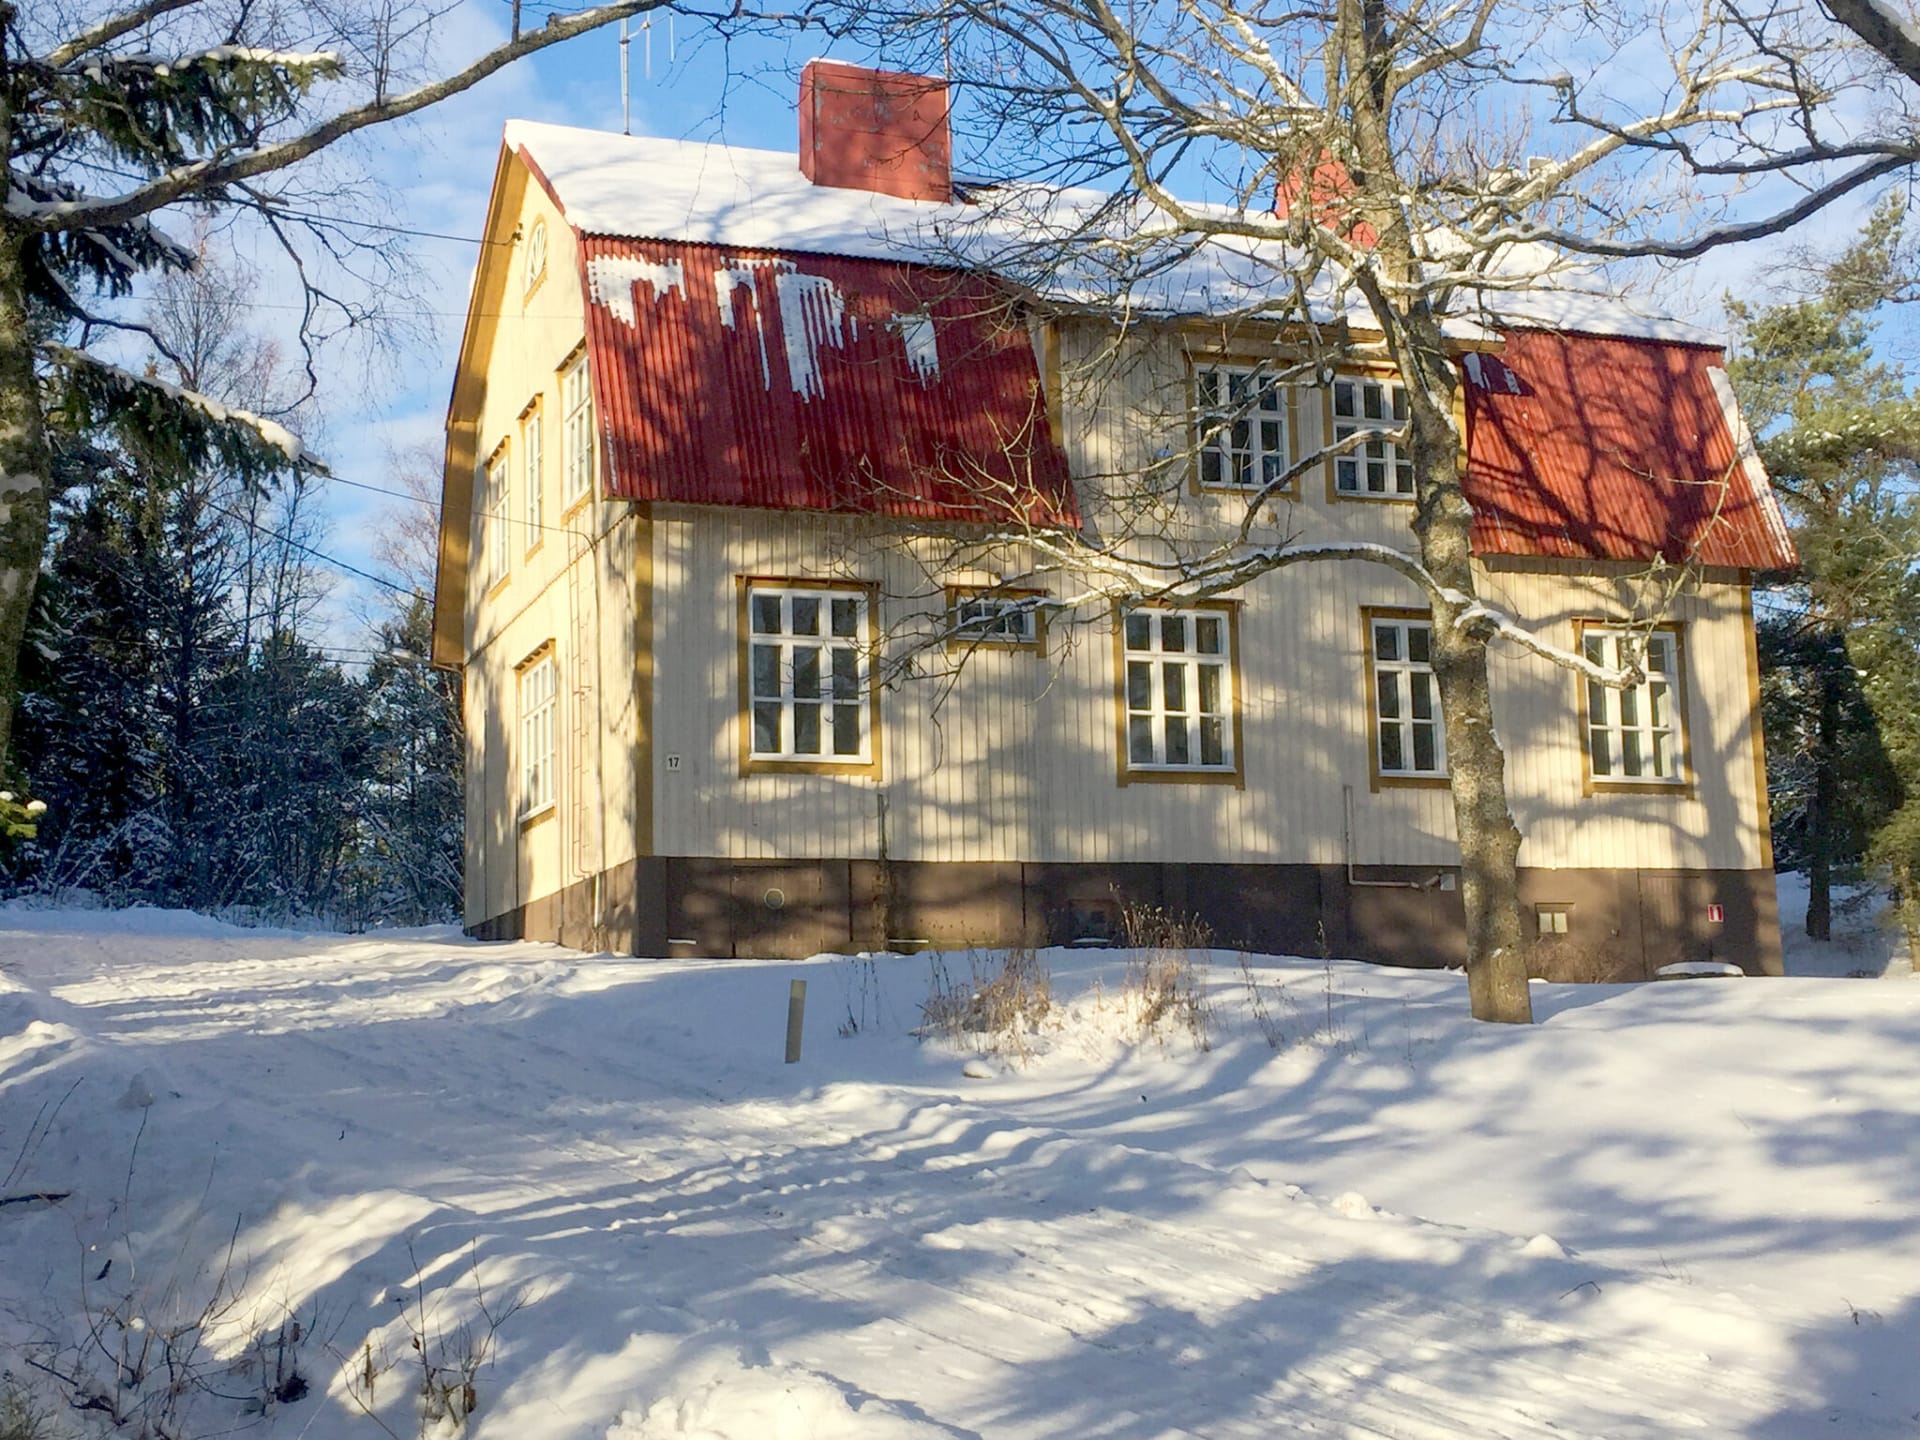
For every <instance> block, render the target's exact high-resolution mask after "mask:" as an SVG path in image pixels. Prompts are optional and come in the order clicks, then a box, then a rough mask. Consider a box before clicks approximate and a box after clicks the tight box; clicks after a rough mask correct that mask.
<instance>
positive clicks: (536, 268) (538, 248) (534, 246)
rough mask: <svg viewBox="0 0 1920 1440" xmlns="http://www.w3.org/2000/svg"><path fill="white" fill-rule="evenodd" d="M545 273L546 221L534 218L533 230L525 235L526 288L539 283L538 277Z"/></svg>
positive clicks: (531, 287)
mask: <svg viewBox="0 0 1920 1440" xmlns="http://www.w3.org/2000/svg"><path fill="white" fill-rule="evenodd" d="M546 273H547V222H546V221H544V220H536V221H534V222H533V231H532V233H531V234H529V235H528V236H527V275H526V288H527V289H529V290H531V289H533V287H534V286H535V285H537V284H539V283H540V277H541V276H542V275H544V274H546Z"/></svg>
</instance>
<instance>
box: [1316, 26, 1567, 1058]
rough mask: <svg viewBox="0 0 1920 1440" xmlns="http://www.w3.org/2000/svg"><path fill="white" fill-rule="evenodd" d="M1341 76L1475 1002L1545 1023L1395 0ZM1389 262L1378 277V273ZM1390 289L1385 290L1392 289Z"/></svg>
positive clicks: (1492, 1015) (1367, 287)
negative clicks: (1395, 420) (1417, 185)
mask: <svg viewBox="0 0 1920 1440" xmlns="http://www.w3.org/2000/svg"><path fill="white" fill-rule="evenodd" d="M1340 8H1341V23H1340V24H1339V25H1338V26H1336V32H1335V36H1334V41H1333V43H1334V47H1335V50H1336V52H1337V60H1336V63H1335V64H1334V65H1333V67H1332V69H1333V70H1334V72H1335V74H1336V75H1337V74H1339V72H1341V71H1344V85H1343V86H1342V89H1341V96H1342V99H1343V101H1344V103H1345V105H1346V107H1347V113H1348V116H1349V119H1350V121H1351V126H1352V129H1351V135H1352V139H1353V146H1354V156H1353V160H1354V163H1352V164H1350V165H1349V166H1348V178H1349V180H1350V181H1351V182H1352V183H1353V185H1354V187H1355V195H1356V215H1355V218H1357V219H1364V220H1365V221H1366V222H1367V223H1368V224H1370V225H1371V226H1372V227H1373V230H1374V236H1375V243H1374V245H1373V260H1374V265H1373V266H1369V265H1366V264H1362V265H1359V266H1357V267H1355V268H1354V270H1353V271H1352V272H1351V273H1352V275H1353V280H1354V283H1355V285H1356V286H1358V288H1359V289H1360V291H1361V293H1362V294H1363V295H1364V296H1365V297H1366V300H1367V306H1368V308H1369V309H1370V310H1372V311H1373V314H1374V318H1375V320H1376V321H1378V322H1379V325H1380V329H1381V332H1382V333H1383V334H1384V335H1385V337H1386V341H1387V347H1388V350H1389V352H1390V353H1391V355H1392V358H1393V361H1394V365H1395V368H1396V369H1398V370H1399V372H1400V378H1401V383H1402V385H1403V386H1404V387H1405V389H1406V394H1407V415H1408V418H1407V446H1408V449H1409V451H1410V452H1411V458H1412V460H1413V474H1414V487H1415V509H1414V520H1413V530H1414V534H1415V535H1416V536H1417V537H1418V539H1419V541H1420V561H1421V564H1422V565H1424V566H1425V567H1426V570H1427V572H1428V573H1429V574H1430V575H1432V576H1433V578H1434V579H1435V580H1436V581H1438V582H1439V584H1440V586H1441V587H1442V589H1443V590H1444V591H1445V594H1444V595H1443V596H1440V597H1436V598H1435V599H1434V602H1433V672H1434V678H1435V680H1436V681H1437V682H1438V684H1439V687H1440V712H1441V714H1440V718H1441V723H1442V725H1443V726H1444V727H1445V732H1446V737H1447V769H1448V772H1449V774H1450V775H1451V777H1452V792H1453V821H1454V829H1455V831H1456V833H1457V834H1458V836H1459V840H1460V899H1461V903H1462V905H1463V906H1464V907H1465V910H1466V922H1467V937H1466V938H1467V997H1468V1003H1469V1004H1470V1005H1471V1007H1472V1010H1473V1018H1474V1019H1476V1020H1493V1021H1499V1022H1501V1023H1505V1024H1512V1025H1529V1024H1532V1023H1533V998H1532V996H1531V995H1529V994H1528V992H1527V956H1526V934H1525V931H1524V930H1523V929H1522V927H1521V924H1520V831H1519V828H1518V827H1517V826H1515V825H1514V823H1513V815H1512V812H1511V811H1510V810H1509V809H1508V807H1507V757H1506V754H1505V752H1503V751H1502V750H1501V748H1500V737H1499V734H1498V732H1497V731H1496V730H1495V729H1494V724H1493V690H1492V686H1491V684H1490V683H1489V680H1488V675H1487V637H1486V635H1485V633H1484V632H1481V631H1479V630H1477V629H1463V628H1461V627H1460V626H1459V625H1457V624H1456V623H1455V622H1456V621H1457V620H1458V619H1459V617H1460V613H1461V611H1462V610H1464V609H1465V608H1466V607H1467V606H1469V605H1471V604H1472V603H1473V600H1474V597H1475V594H1476V591H1475V586H1474V577H1473V544H1472V541H1473V507H1472V505H1470V504H1469V503H1468V501H1467V496H1466V492H1465V491H1464V490H1462V489H1461V488H1460V465H1461V462H1462V460H1463V459H1464V458H1465V455H1466V444H1465V436H1464V435H1463V433H1462V431H1461V427H1460V425H1459V423H1458V420H1457V418H1456V416H1457V411H1456V409H1455V400H1456V399H1457V397H1458V394H1459V388H1460V377H1459V374H1458V372H1457V371H1456V370H1455V369H1454V362H1453V357H1452V355H1451V354H1449V353H1448V350H1447V346H1446V343H1445V341H1444V340H1443V338H1442V336H1441V334H1440V320H1439V317H1438V316H1437V315H1436V313H1435V312H1434V310H1433V309H1432V308H1431V306H1430V304H1429V303H1428V302H1427V301H1426V300H1424V299H1423V300H1419V301H1416V302H1412V303H1409V302H1408V301H1407V300H1406V299H1405V298H1404V297H1406V296H1407V295H1408V294H1410V293H1415V292H1416V290H1417V285H1418V282H1419V281H1420V279H1421V276H1422V270H1423V266H1422V262H1421V259H1420V257H1419V255H1418V254H1417V253H1416V251H1415V247H1414V243H1413V237H1412V236H1411V235H1410V234H1409V233H1408V231H1407V222H1406V212H1405V209H1404V207H1403V205H1402V195H1403V194H1404V192H1405V190H1406V189H1407V188H1408V187H1407V185H1406V184H1404V183H1403V182H1402V180H1401V178H1400V176H1399V175H1398V173H1397V171H1396V167H1395V149H1394V143H1393V136H1392V133H1391V132H1392V126H1391V124H1390V123H1389V121H1390V116H1391V114H1392V111H1393V108H1394V105H1395V103H1396V97H1395V90H1394V86H1395V80H1394V74H1393V58H1394V56H1393V40H1392V37H1391V24H1392V16H1391V15H1390V13H1389V11H1388V7H1387V4H1386V0H1342V4H1341V7H1340ZM1376 266H1377V269H1376V268H1375V267H1376ZM1383 282H1384V283H1383Z"/></svg>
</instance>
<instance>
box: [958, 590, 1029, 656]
mask: <svg viewBox="0 0 1920 1440" xmlns="http://www.w3.org/2000/svg"><path fill="white" fill-rule="evenodd" d="M1040 598H1041V597H1040V596H1039V595H1037V594H1027V593H1022V594H1017V595H1016V594H995V593H992V592H988V591H968V590H956V591H954V592H952V598H951V604H950V607H949V610H948V614H947V619H948V624H949V625H950V626H951V628H952V631H953V639H954V641H955V642H956V643H958V644H961V645H1037V644H1039V643H1040V612H1039V609H1038V605H1037V602H1038V601H1039V600H1040Z"/></svg>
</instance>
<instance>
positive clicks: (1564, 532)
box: [1466, 330, 1797, 570]
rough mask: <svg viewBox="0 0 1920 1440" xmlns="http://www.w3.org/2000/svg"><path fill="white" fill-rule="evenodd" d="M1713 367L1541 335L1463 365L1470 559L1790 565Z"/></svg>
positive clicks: (1666, 351)
mask: <svg viewBox="0 0 1920 1440" xmlns="http://www.w3.org/2000/svg"><path fill="white" fill-rule="evenodd" d="M1721 365H1722V360H1721V356H1720V352H1719V351H1718V350H1715V349H1710V348H1706V347H1703V346H1696V345H1681V344H1673V343H1663V342H1658V341H1650V340H1625V339H1616V338H1603V337H1598V336H1592V335H1570V334H1562V333H1553V332H1547V331H1535V330H1516V331H1513V332H1511V333H1510V334H1509V335H1508V336H1507V338H1506V345H1505V348H1504V350H1503V351H1502V353H1501V355H1500V356H1499V357H1498V358H1497V359H1496V358H1495V357H1492V356H1487V355H1475V356H1469V357H1468V358H1467V362H1466V370H1467V377H1466V378H1467V452H1468V466H1467V482H1466V488H1467V492H1468V498H1469V499H1470V500H1471V501H1472V502H1473V508H1474V527H1473V541H1474V549H1475V550H1476V551H1477V552H1478V553H1480V554H1482V555H1544V556H1553V557H1559V558H1565V559H1608V560H1648V559H1651V558H1652V557H1654V556H1656V555H1658V556H1662V557H1664V558H1666V559H1668V560H1673V561H1683V560H1693V561H1698V562H1700V563H1702V564H1707V565H1728V566H1734V567H1738V568H1740V569H1749V570H1769V569H1777V568H1782V567H1786V566H1791V565H1793V564H1795V563H1797V561H1796V557H1795V555H1794V550H1793V543H1792V541H1791V540H1790V539H1789V538H1788V536H1787V532H1786V527H1785V524H1784V523H1783V522H1782V520H1781V517H1780V511H1779V508H1778V506H1777V504H1776V503H1775V501H1774V499H1773V495H1772V492H1771V490H1770V489H1769V488H1768V486H1767V481H1766V474H1765V471H1764V470H1763V469H1762V467H1761V465H1760V463H1759V461H1758V460H1757V459H1754V458H1751V455H1750V452H1749V455H1748V457H1747V458H1744V459H1743V458H1742V454H1741V451H1740V449H1739V448H1738V446H1737V442H1736V435H1735V428H1736V427H1737V426H1739V425H1740V424H1741V422H1740V420H1739V418H1738V414H1737V412H1734V411H1730V409H1729V406H1730V405H1731V394H1732V392H1731V391H1730V390H1727V389H1726V388H1725V376H1724V372H1722V373H1721V375H1720V376H1719V377H1718V384H1716V377H1715V374H1714V372H1715V371H1716V370H1718V369H1719V368H1720V367H1721Z"/></svg>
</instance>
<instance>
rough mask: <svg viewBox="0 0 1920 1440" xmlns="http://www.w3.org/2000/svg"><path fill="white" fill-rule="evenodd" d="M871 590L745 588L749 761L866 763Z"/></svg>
mask: <svg viewBox="0 0 1920 1440" xmlns="http://www.w3.org/2000/svg"><path fill="white" fill-rule="evenodd" d="M870 605H871V598H870V593H869V592H868V591H867V590H865V589H858V590H855V589H843V588H838V587H835V588H826V587H821V588H814V587H811V586H807V585H804V584H799V585H787V584H782V583H780V582H777V581H776V582H761V581H752V582H749V584H748V586H747V630H748V634H747V637H746V644H747V688H748V693H747V696H746V700H747V714H746V725H747V735H748V740H747V755H748V758H749V759H751V760H756V761H782V760H790V761H796V762H811V763H814V764H828V765H867V764H871V763H872V761H873V735H872V723H871V709H870V706H871V702H872V692H871V688H870V687H871V685H872V677H871V675H870V673H869V671H870V667H869V665H868V655H867V648H868V636H869V633H870V631H869V626H870V624H871V618H872V617H871V615H870V613H869V611H870Z"/></svg>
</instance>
